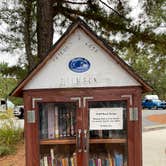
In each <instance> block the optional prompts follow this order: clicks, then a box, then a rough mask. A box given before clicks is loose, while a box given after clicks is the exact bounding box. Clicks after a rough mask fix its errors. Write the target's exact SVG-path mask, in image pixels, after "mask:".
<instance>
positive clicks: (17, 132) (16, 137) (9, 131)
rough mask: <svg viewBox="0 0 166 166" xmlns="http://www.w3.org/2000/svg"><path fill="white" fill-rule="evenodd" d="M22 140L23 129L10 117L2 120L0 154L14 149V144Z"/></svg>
mask: <svg viewBox="0 0 166 166" xmlns="http://www.w3.org/2000/svg"><path fill="white" fill-rule="evenodd" d="M22 140H23V129H22V128H20V127H18V126H16V124H15V121H14V120H12V119H8V120H4V121H3V123H2V124H1V127H0V156H3V155H8V154H11V153H14V152H15V151H16V145H17V144H18V143H19V142H20V141H22Z"/></svg>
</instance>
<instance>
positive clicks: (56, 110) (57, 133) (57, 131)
mask: <svg viewBox="0 0 166 166" xmlns="http://www.w3.org/2000/svg"><path fill="white" fill-rule="evenodd" d="M54 111H55V112H54V113H55V122H54V124H55V126H54V128H55V138H59V121H58V119H59V117H58V107H57V106H55V108H54Z"/></svg>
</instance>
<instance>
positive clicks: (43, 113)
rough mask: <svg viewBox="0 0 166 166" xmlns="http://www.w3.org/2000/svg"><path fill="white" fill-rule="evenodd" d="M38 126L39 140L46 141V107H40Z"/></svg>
mask: <svg viewBox="0 0 166 166" xmlns="http://www.w3.org/2000/svg"><path fill="white" fill-rule="evenodd" d="M40 125H41V138H42V139H47V138H48V108H47V105H42V110H41V121H40Z"/></svg>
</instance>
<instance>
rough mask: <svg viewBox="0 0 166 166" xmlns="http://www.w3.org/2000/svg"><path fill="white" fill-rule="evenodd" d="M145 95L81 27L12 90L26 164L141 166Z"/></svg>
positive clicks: (128, 71) (140, 84)
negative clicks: (21, 116) (19, 101)
mask: <svg viewBox="0 0 166 166" xmlns="http://www.w3.org/2000/svg"><path fill="white" fill-rule="evenodd" d="M148 91H151V87H150V86H149V85H148V84H147V83H145V82H144V81H143V80H142V79H141V78H140V77H139V76H138V75H137V74H136V73H134V71H133V70H132V69H131V68H130V67H129V66H128V65H127V64H126V63H125V62H124V61H123V60H122V59H121V58H120V57H118V56H117V55H116V54H115V53H114V52H113V50H112V48H111V46H110V45H109V44H108V43H107V42H106V41H104V40H103V39H101V38H99V37H98V36H97V35H96V34H95V33H94V32H92V31H91V29H90V28H89V27H88V26H87V25H86V24H85V23H84V22H83V21H82V20H77V21H76V22H75V23H73V24H72V25H71V26H70V27H69V28H68V30H67V31H66V32H65V33H64V35H63V36H62V37H61V38H60V40H59V41H57V43H56V44H55V45H54V47H53V48H52V50H51V51H50V52H49V53H48V55H47V56H46V57H45V59H43V61H42V62H41V63H40V64H38V66H37V67H36V68H35V69H34V70H33V71H32V72H31V73H30V74H29V75H28V76H27V77H26V78H25V79H24V80H23V81H22V82H21V83H20V84H19V85H18V86H17V87H16V88H15V90H14V91H13V92H12V96H19V97H23V99H24V106H25V143H26V166H39V165H40V166H76V165H77V166H142V135H141V133H142V126H141V118H142V114H141V95H142V93H143V92H148Z"/></svg>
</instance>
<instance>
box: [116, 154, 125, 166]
mask: <svg viewBox="0 0 166 166" xmlns="http://www.w3.org/2000/svg"><path fill="white" fill-rule="evenodd" d="M115 166H123V155H122V154H120V153H117V152H115Z"/></svg>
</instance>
